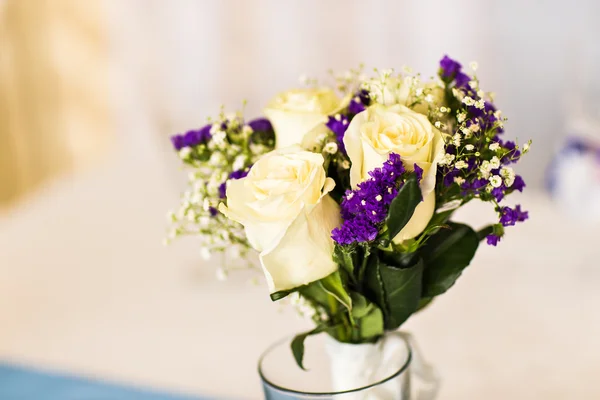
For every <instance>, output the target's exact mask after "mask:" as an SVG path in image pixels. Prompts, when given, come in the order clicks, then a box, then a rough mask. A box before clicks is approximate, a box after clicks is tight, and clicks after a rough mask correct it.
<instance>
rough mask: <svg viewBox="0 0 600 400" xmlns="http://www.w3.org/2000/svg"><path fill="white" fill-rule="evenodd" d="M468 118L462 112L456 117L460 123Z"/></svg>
mask: <svg viewBox="0 0 600 400" xmlns="http://www.w3.org/2000/svg"><path fill="white" fill-rule="evenodd" d="M466 118H467V113H464V112H460V113H458V114H457V115H456V119H457V121H458V122H459V123H461V124H462V123H463V121H464V120H465V119H466Z"/></svg>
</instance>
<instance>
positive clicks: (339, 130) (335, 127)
mask: <svg viewBox="0 0 600 400" xmlns="http://www.w3.org/2000/svg"><path fill="white" fill-rule="evenodd" d="M348 124H349V121H348V117H346V116H345V115H339V116H338V118H336V117H329V119H328V120H327V123H326V124H325V125H327V127H328V128H329V129H330V130H331V131H332V132H333V133H335V137H336V138H337V142H338V147H339V148H340V149H341V150H342V152H344V154H346V147H345V146H344V134H345V133H346V129H347V128H348Z"/></svg>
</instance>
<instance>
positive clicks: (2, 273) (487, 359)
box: [0, 0, 600, 399]
mask: <svg viewBox="0 0 600 400" xmlns="http://www.w3.org/2000/svg"><path fill="white" fill-rule="evenodd" d="M599 15H600V3H599V2H597V1H595V0H579V1H571V2H564V1H556V0H551V1H541V0H534V1H529V2H523V1H516V0H507V1H503V2H482V1H475V0H473V1H468V0H460V1H453V2H447V1H421V2H416V1H371V2H364V1H342V0H330V1H327V2H322V1H317V0H309V1H296V0H290V1H276V0H226V1H217V0H214V1H213V0H171V1H168V2H167V1H163V0H121V1H118V0H86V1H81V0H0V364H2V365H7V366H23V367H25V368H41V369H42V370H44V371H46V370H47V371H58V372H60V373H63V374H67V375H74V376H83V377H91V378H94V379H100V380H101V381H106V382H115V383H118V384H122V385H130V386H132V387H139V388H144V390H157V391H165V392H170V393H185V394H188V395H194V396H212V397H219V398H240V399H242V398H243V399H245V398H248V399H254V398H260V397H261V392H260V384H259V379H258V376H257V374H256V367H255V366H256V362H257V360H258V357H259V355H260V353H261V351H262V350H264V349H265V348H266V347H267V345H268V344H270V343H272V342H273V341H274V340H276V339H278V338H280V337H282V336H284V335H286V334H289V333H293V332H297V331H299V330H301V329H304V328H306V327H308V326H309V323H308V322H307V321H303V320H301V319H300V318H298V317H297V316H296V315H295V314H294V312H293V311H292V310H287V309H286V308H285V307H281V306H278V305H276V304H272V303H271V302H270V300H269V298H268V296H267V289H266V287H265V286H264V285H259V286H253V285H250V284H249V283H248V282H249V280H250V278H251V275H250V274H246V273H242V274H239V275H236V276H232V277H231V279H230V281H229V282H225V283H222V282H218V281H217V280H216V279H215V278H214V271H215V269H216V266H218V261H217V260H212V261H208V262H205V261H202V260H201V258H200V254H199V249H198V248H197V246H195V244H194V241H193V239H190V240H182V241H180V242H176V243H175V244H174V245H173V246H171V247H167V248H165V247H162V246H161V241H162V238H163V237H164V235H165V229H166V226H167V223H166V220H165V218H164V215H165V214H166V212H167V211H168V210H169V209H170V208H173V207H175V206H176V205H177V202H178V199H179V191H180V190H181V189H182V183H183V182H184V180H185V174H184V173H183V172H181V171H180V169H179V163H178V159H177V157H176V156H175V154H174V152H173V151H172V150H171V148H170V143H169V140H168V138H169V135H171V134H174V133H178V132H180V131H184V130H187V129H190V128H194V127H198V126H200V125H201V124H203V122H204V121H205V118H206V117H207V116H210V115H215V114H216V113H217V112H218V110H219V106H220V105H221V104H225V105H226V106H227V108H228V109H230V110H231V109H238V108H240V107H241V102H242V99H247V100H248V102H249V104H248V107H247V109H246V110H247V115H258V114H260V110H261V108H262V106H263V105H264V104H266V102H267V101H268V100H269V98H270V97H271V96H273V95H274V94H275V93H277V92H278V91H281V90H283V89H286V88H289V87H291V86H294V85H297V84H298V77H299V76H300V75H301V74H307V75H309V76H311V77H317V78H325V77H326V71H327V69H329V68H333V69H347V68H350V67H355V66H357V65H358V64H359V63H361V62H363V63H365V64H366V65H367V67H369V68H370V67H395V68H397V69H399V68H401V67H402V66H404V65H409V66H411V67H413V68H414V69H415V70H417V71H421V72H422V73H423V75H424V76H430V75H433V74H435V73H436V70H437V66H438V61H439V59H440V58H441V57H442V56H443V55H444V54H448V55H450V56H451V57H453V58H456V59H458V60H460V61H462V62H463V64H468V62H470V61H473V60H476V61H478V62H479V71H478V75H479V76H480V79H481V81H482V82H483V89H484V90H491V89H492V90H494V91H495V92H496V94H497V100H496V104H497V105H498V106H499V108H500V109H502V110H503V113H504V115H505V116H507V117H508V123H507V129H506V131H507V133H506V135H507V136H508V137H510V138H514V139H519V140H520V141H521V142H525V141H526V140H527V139H529V138H531V139H533V146H532V151H531V153H530V154H529V155H528V156H527V157H525V158H524V159H523V162H522V163H521V164H520V165H519V167H518V168H519V169H518V172H519V173H520V174H521V175H523V176H524V177H525V180H526V182H527V184H528V188H527V190H526V193H525V194H524V195H523V196H521V197H519V198H518V199H511V200H510V201H519V202H520V203H522V204H523V205H524V207H525V208H526V209H529V210H530V218H531V220H530V221H528V222H527V223H526V224H523V225H522V226H519V227H518V228H514V229H511V230H510V231H509V232H508V236H507V238H506V239H505V240H504V241H503V242H502V243H501V245H500V246H499V247H498V248H496V249H493V248H483V249H482V250H481V251H480V252H479V253H478V256H477V258H476V259H475V262H474V264H473V265H472V267H471V268H469V269H468V270H467V271H466V272H465V274H464V276H463V277H462V278H461V279H460V280H459V282H458V284H457V286H456V287H455V288H453V290H452V291H450V292H449V293H448V294H446V295H445V296H443V298H442V299H440V300H438V301H437V302H436V304H434V305H433V306H432V307H431V308H430V309H428V310H427V312H425V313H423V314H422V315H418V316H416V317H414V318H413V319H412V320H411V321H410V322H409V324H408V325H407V327H406V329H407V330H410V331H412V332H413V333H415V334H416V336H417V339H418V340H419V341H420V342H421V347H422V350H423V351H424V353H425V355H426V357H427V358H429V359H430V361H431V362H432V363H433V364H435V365H436V366H437V367H438V368H439V370H440V373H441V375H442V377H443V384H442V390H441V393H440V398H441V399H465V398H473V399H475V398H485V399H507V398H513V399H530V398H545V399H572V398H580V399H588V398H589V399H592V398H600V388H599V387H598V385H597V384H596V382H595V381H594V379H595V378H596V377H597V375H598V373H600V345H599V344H598V341H597V338H598V337H600V313H598V311H597V310H598V307H600V290H598V287H600V249H599V248H598V246H597V243H596V242H597V237H598V236H597V235H598V228H600V100H599V99H600V73H599V72H600V46H599V45H598V40H599V39H600V25H598V23H597V17H598V16H599ZM461 217H462V218H464V219H466V220H471V221H474V224H475V225H483V224H484V223H485V222H486V221H489V220H490V218H492V214H491V212H490V210H487V209H486V208H485V207H477V206H474V207H468V209H466V210H464V212H463V213H462V214H461ZM1 372H2V369H1V368H0V393H2V391H1V387H2V385H5V387H9V386H10V385H13V389H14V393H20V392H17V390H19V389H18V388H16V387H17V386H16V384H15V383H14V380H11V378H10V376H11V375H4V376H3V375H2V373H1ZM0 397H1V396H0ZM8 398H13V397H8ZM14 398H29V397H18V395H15V397H14ZM31 398H41V397H39V396H38V397H31ZM57 398H60V397H57ZM80 398H88V397H85V396H83V397H80ZM132 398H133V397H132Z"/></svg>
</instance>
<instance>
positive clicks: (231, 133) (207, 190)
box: [165, 108, 274, 277]
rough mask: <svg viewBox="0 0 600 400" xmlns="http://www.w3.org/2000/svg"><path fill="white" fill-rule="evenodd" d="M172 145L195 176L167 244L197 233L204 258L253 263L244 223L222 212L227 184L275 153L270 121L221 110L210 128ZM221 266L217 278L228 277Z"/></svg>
mask: <svg viewBox="0 0 600 400" xmlns="http://www.w3.org/2000/svg"><path fill="white" fill-rule="evenodd" d="M171 141H172V143H173V146H174V147H175V149H176V150H177V151H178V155H179V157H180V159H181V160H182V161H183V163H184V166H186V167H187V168H189V169H190V172H189V173H188V184H187V189H186V190H185V191H184V192H183V194H182V196H181V203H180V205H179V207H178V208H177V209H176V210H174V211H171V212H170V213H169V214H168V218H169V221H170V223H171V228H170V230H169V233H168V235H167V238H166V239H165V243H167V244H168V243H170V242H171V241H172V240H173V239H175V238H177V237H180V236H186V235H193V236H195V237H197V238H198V240H199V245H200V253H201V255H202V257H203V258H204V259H209V258H211V257H212V256H214V255H215V254H216V253H223V252H226V251H227V253H228V254H229V255H231V256H233V257H234V258H241V259H246V260H248V259H250V257H248V255H249V254H250V253H249V252H250V250H251V247H250V245H249V243H248V241H247V239H246V235H245V233H244V229H243V227H242V225H240V224H238V223H237V222H234V221H232V220H230V219H229V218H227V217H225V216H224V215H222V214H221V213H220V212H219V211H218V209H217V208H218V205H219V203H221V202H222V201H223V200H224V199H225V198H226V193H227V183H228V182H229V181H230V180H232V179H239V178H241V177H243V176H245V175H246V174H247V173H248V170H249V169H250V167H251V166H252V165H253V164H254V163H255V162H256V160H257V159H258V158H259V157H260V156H262V155H263V154H265V153H267V152H269V151H271V150H272V149H273V147H274V133H273V128H272V126H271V124H270V123H269V121H268V120H266V119H255V120H251V121H248V122H246V121H245V119H244V117H243V111H237V112H234V113H226V112H225V111H224V109H223V108H221V111H220V113H219V115H218V117H217V118H215V119H210V120H209V123H208V124H207V125H205V126H203V127H202V128H200V129H198V130H190V131H188V132H186V133H184V134H180V135H175V136H173V137H172V138H171ZM219 268H220V269H219V270H218V275H219V276H220V277H226V276H227V273H228V271H227V270H226V269H224V268H225V266H220V267H219Z"/></svg>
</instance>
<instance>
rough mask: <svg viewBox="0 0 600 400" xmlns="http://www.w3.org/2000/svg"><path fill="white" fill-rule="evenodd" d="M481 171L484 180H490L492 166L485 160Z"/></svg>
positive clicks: (480, 168)
mask: <svg viewBox="0 0 600 400" xmlns="http://www.w3.org/2000/svg"><path fill="white" fill-rule="evenodd" d="M479 171H480V172H481V176H483V177H484V178H488V177H489V176H490V172H491V171H492V166H491V164H490V162H489V161H487V160H485V161H484V162H482V163H481V166H480V167H479Z"/></svg>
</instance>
